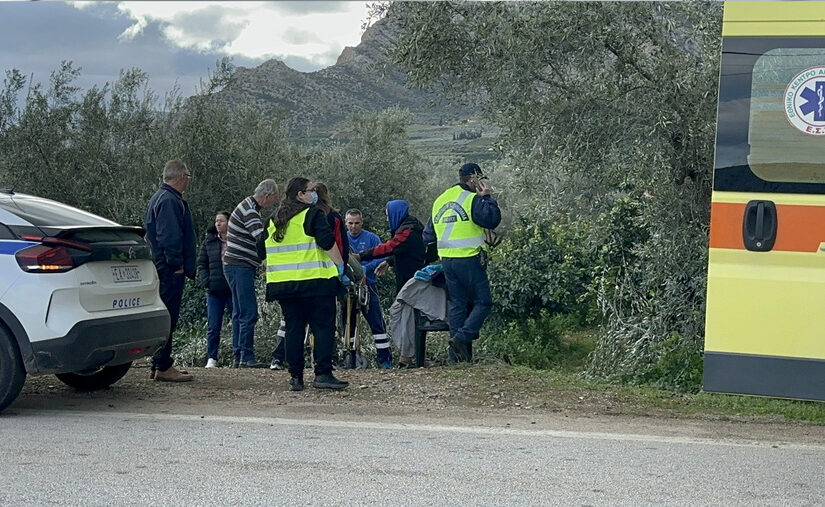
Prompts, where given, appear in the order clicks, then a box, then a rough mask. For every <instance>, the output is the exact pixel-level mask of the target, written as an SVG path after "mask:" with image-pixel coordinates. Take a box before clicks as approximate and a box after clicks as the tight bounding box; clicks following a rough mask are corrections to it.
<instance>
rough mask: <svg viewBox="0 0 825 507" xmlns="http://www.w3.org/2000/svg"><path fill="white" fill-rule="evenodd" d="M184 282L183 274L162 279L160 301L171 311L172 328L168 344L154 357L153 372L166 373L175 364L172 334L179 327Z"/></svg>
mask: <svg viewBox="0 0 825 507" xmlns="http://www.w3.org/2000/svg"><path fill="white" fill-rule="evenodd" d="M184 280H185V277H184V276H183V274H182V273H181V274H174V273H172V274H168V275H164V276H161V277H160V300H161V301H163V304H165V305H166V309H167V310H168V311H169V317H170V318H171V327H170V328H169V337H168V338H167V339H166V344H165V345H164V346H163V347H161V348H159V349H158V351H157V352H155V355H154V357H152V369H153V370H160V371H166V370H168V369H169V368H170V367H171V366H172V365H173V364H175V360H174V359H172V334H173V333H174V332H175V328H177V327H178V317H180V301H181V299H182V298H183V282H184Z"/></svg>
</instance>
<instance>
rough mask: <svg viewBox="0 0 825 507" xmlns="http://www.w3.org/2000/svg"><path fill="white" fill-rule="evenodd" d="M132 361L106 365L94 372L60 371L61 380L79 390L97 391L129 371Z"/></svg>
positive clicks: (58, 375)
mask: <svg viewBox="0 0 825 507" xmlns="http://www.w3.org/2000/svg"><path fill="white" fill-rule="evenodd" d="M131 366H132V363H131V362H128V363H125V364H118V365H115V366H105V367H103V368H101V369H99V370H97V371H94V372H76V373H58V374H57V375H55V376H56V377H57V378H58V379H60V381H61V382H63V383H64V384H66V385H67V386H69V387H74V388H75V389H77V390H78V391H95V390H97V389H103V388H106V387H109V386H110V385H112V384H114V383H115V382H117V381H118V380H120V379H121V378H123V376H124V375H126V372H128V371H129V368H130V367H131Z"/></svg>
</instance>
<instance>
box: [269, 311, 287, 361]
mask: <svg viewBox="0 0 825 507" xmlns="http://www.w3.org/2000/svg"><path fill="white" fill-rule="evenodd" d="M281 312H283V310H281ZM276 336H277V338H276V340H275V348H274V349H272V359H274V360H276V361H280V362H282V363H283V362H284V361H286V352H284V339H285V338H286V322H284V319H281V324H280V325H279V326H278V333H277V335H276Z"/></svg>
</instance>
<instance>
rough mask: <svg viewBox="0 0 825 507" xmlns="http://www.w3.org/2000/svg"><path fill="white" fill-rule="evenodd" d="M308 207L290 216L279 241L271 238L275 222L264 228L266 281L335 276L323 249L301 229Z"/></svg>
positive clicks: (335, 273)
mask: <svg viewBox="0 0 825 507" xmlns="http://www.w3.org/2000/svg"><path fill="white" fill-rule="evenodd" d="M307 211H309V209H305V210H304V211H302V212H300V213H298V214H297V215H295V216H294V217H292V218H290V219H289V223H288V225H287V227H286V234H284V239H283V241H281V242H280V243H277V242H276V241H275V240H274V239H272V235H273V234H274V233H275V223H274V222H270V223H269V227H267V230H266V241H265V242H264V244H265V245H266V283H278V282H300V281H302V280H314V279H319V278H320V279H324V278H336V277H338V268H336V267H335V263H334V262H332V259H330V258H329V254H327V253H326V251H324V250H321V249H320V248H319V247H318V245H317V244H316V243H315V238H313V237H312V236H308V235H307V234H306V233H305V232H304V220H305V219H306V216H307Z"/></svg>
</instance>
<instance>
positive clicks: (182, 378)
mask: <svg viewBox="0 0 825 507" xmlns="http://www.w3.org/2000/svg"><path fill="white" fill-rule="evenodd" d="M193 378H194V377H192V375H189V374H188V373H186V372H185V371H179V370H178V369H177V368H175V367H174V366H170V367H169V369H168V370H166V371H160V370H156V371H155V382H191V381H192V379H193Z"/></svg>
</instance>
